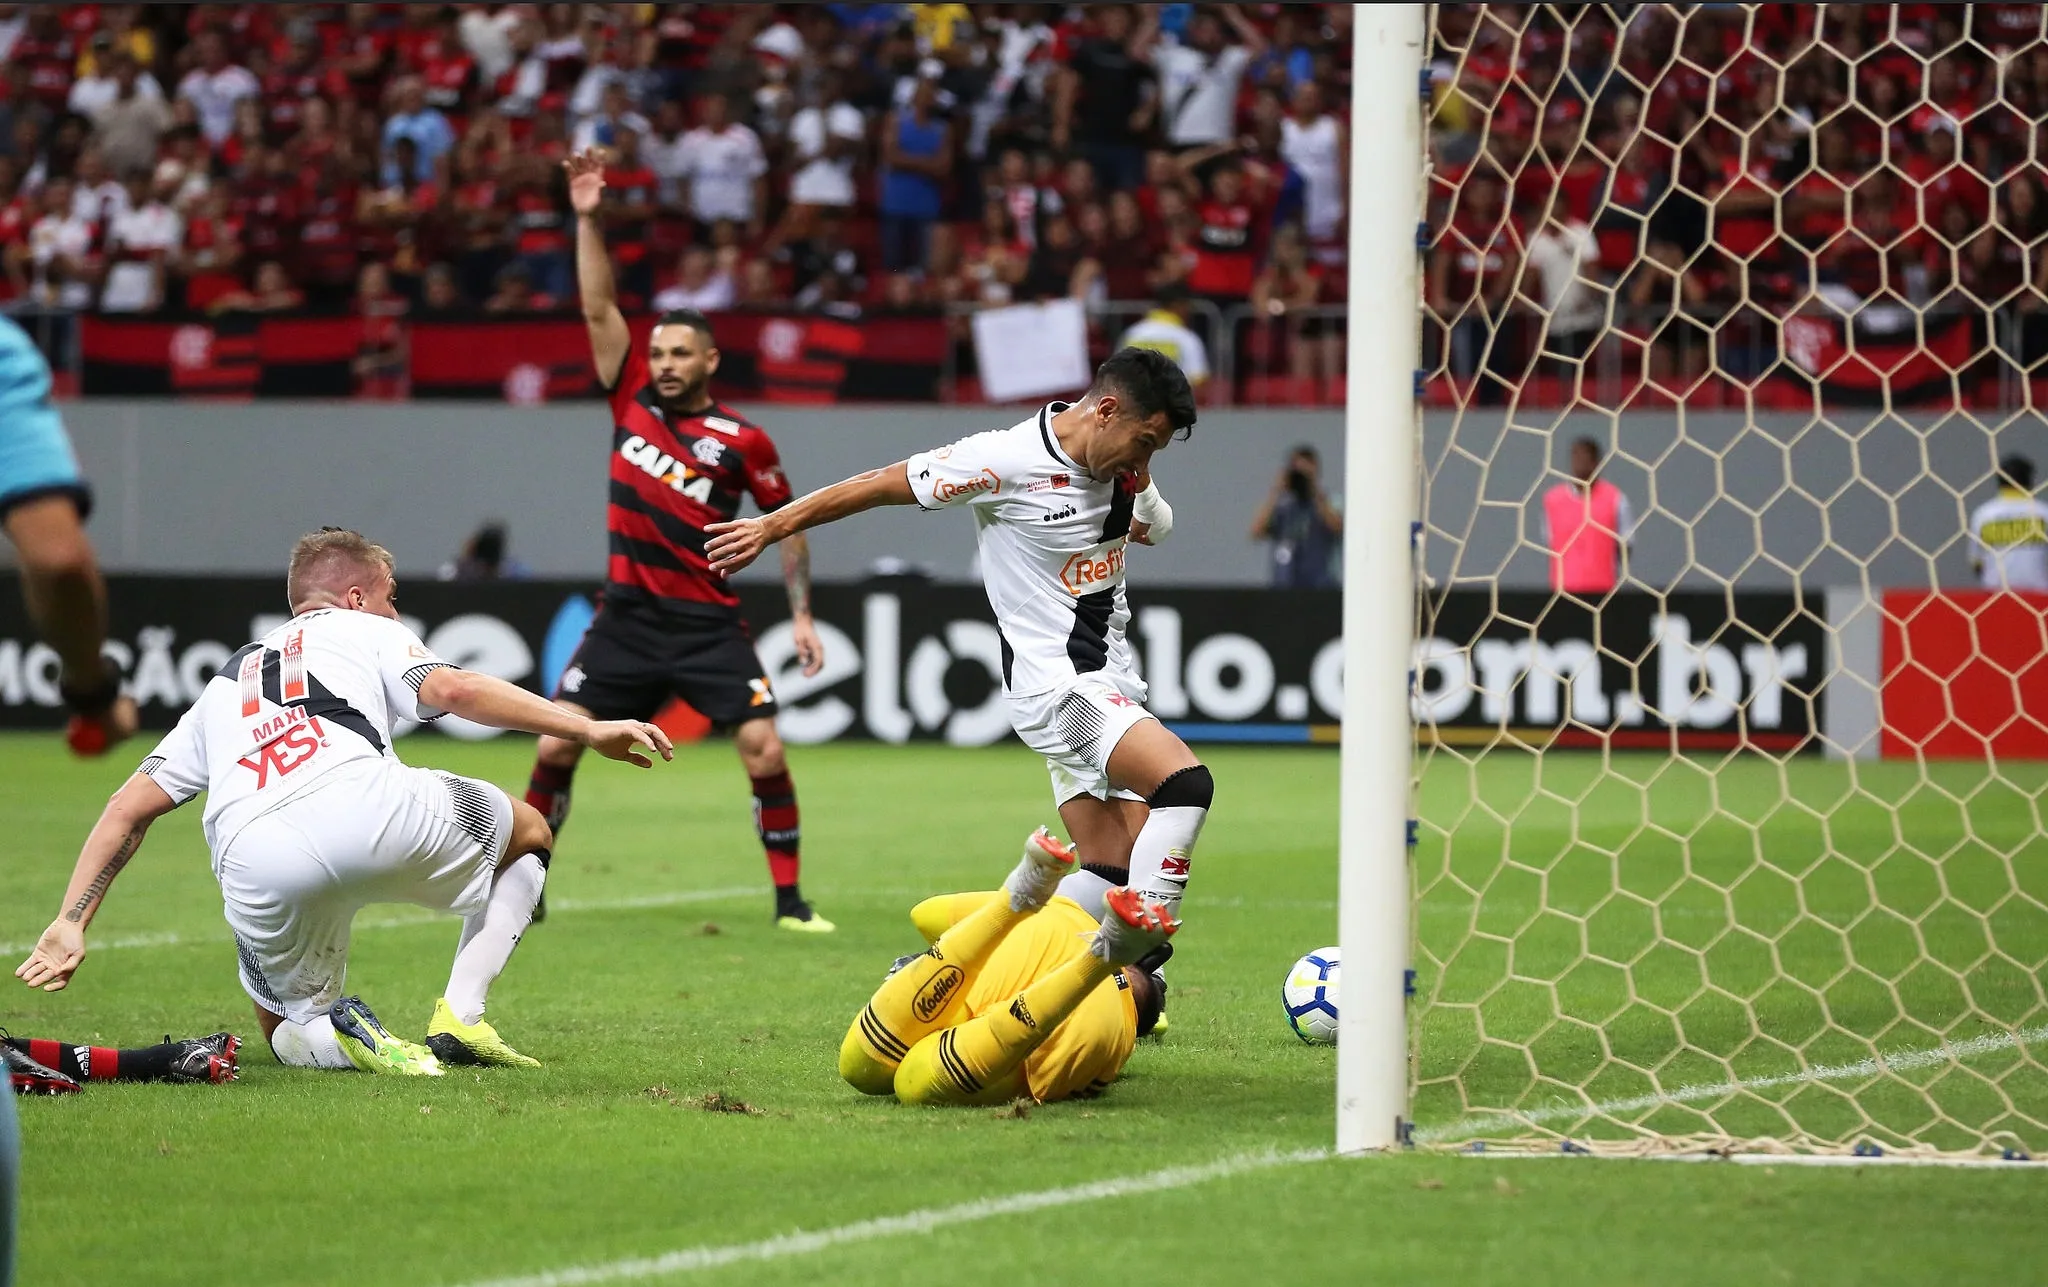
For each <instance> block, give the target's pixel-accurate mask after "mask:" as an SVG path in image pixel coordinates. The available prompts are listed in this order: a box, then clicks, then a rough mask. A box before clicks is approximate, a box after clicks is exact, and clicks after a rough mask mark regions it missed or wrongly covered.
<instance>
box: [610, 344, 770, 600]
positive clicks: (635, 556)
mask: <svg viewBox="0 0 2048 1287" xmlns="http://www.w3.org/2000/svg"><path fill="white" fill-rule="evenodd" d="M611 403H612V468H611V503H610V505H609V506H608V507H607V508H606V511H605V531H606V535H607V537H608V539H609V541H610V546H611V562H610V566H609V569H608V571H607V572H606V578H605V591H604V597H605V602H607V603H615V602H621V601H626V602H632V601H638V602H649V601H653V602H658V603H661V604H663V606H678V605H682V604H693V605H709V606H713V607H716V608H722V609H733V608H737V607H738V606H739V597H738V596H737V595H735V594H734V593H733V591H732V587H731V586H730V585H728V584H727V583H726V581H725V578H723V577H721V576H719V575H718V574H717V573H715V572H713V571H712V570H711V565H710V563H709V562H708V561H707V560H706V559H705V557H704V543H705V541H706V540H707V539H708V537H707V536H706V535H705V532H704V528H705V526H706V525H708V524H711V523H718V522H724V521H726V520H729V519H732V518H734V517H736V516H737V515H738V514H739V510H740V497H741V496H743V495H747V496H752V497H753V498H754V503H755V504H756V505H759V506H760V507H761V510H762V512H763V513H766V512H767V511H769V510H773V509H779V508H781V507H782V506H784V505H787V504H788V503H789V501H790V490H789V480H788V479H787V478H785V477H784V476H783V473H782V460H781V458H780V457H779V456H777V455H776V453H775V444H774V443H773V442H771V441H769V438H768V434H767V431H765V430H764V429H762V428H761V427H760V426H759V425H757V424H752V423H750V422H749V421H747V420H745V419H743V418H741V416H740V415H739V413H737V412H735V411H733V410H732V409H731V408H730V407H727V406H725V405H724V404H723V403H717V402H714V403H712V404H711V405H710V406H709V407H707V408H705V409H704V410H703V411H701V412H699V413H698V414H696V415H692V416H683V417H678V418H676V419H673V420H671V419H670V418H669V417H668V415H667V414H666V413H664V412H663V411H662V410H661V408H660V406H659V405H658V404H657V403H656V401H655V395H654V386H653V384H652V383H651V382H650V381H649V379H648V375H647V358H646V356H645V355H644V354H643V353H642V352H641V351H640V350H639V349H638V348H637V347H636V348H634V349H633V350H632V351H631V352H630V353H629V354H628V355H627V357H626V362H625V365H624V367H622V368H621V369H620V371H619V380H618V383H617V384H616V385H614V386H613V387H612V390H611Z"/></svg>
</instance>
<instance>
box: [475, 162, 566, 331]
mask: <svg viewBox="0 0 2048 1287" xmlns="http://www.w3.org/2000/svg"><path fill="white" fill-rule="evenodd" d="M509 169H510V176H509V177H510V179H511V182H512V253H513V256H514V259H515V261H516V262H517V263H518V264H519V265H520V266H521V267H522V268H523V269H524V270H525V277H524V281H523V282H522V283H520V284H519V286H517V287H514V288H513V291H512V293H511V294H508V293H507V289H506V287H507V284H506V281H505V276H504V274H503V273H500V274H499V282H498V292H497V294H495V295H493V296H492V298H493V299H497V298H500V297H504V298H506V299H509V300H514V301H524V300H525V299H526V295H524V294H520V293H519V291H520V289H522V288H523V289H525V290H527V291H529V292H538V293H539V294H541V295H544V296H547V297H548V298H549V299H551V300H556V299H566V298H568V295H569V288H570V284H571V283H570V260H569V216H568V213H567V207H566V206H565V205H564V204H563V202H562V195H561V193H560V192H559V191H557V185H556V182H555V170H554V167H552V166H550V165H549V164H548V163H547V162H546V161H544V160H542V159H541V158H540V157H538V156H534V155H531V154H527V155H522V156H520V157H518V158H516V159H515V160H514V161H513V163H512V164H511V166H510V167H509ZM514 306H515V304H511V303H508V304H507V305H505V307H507V308H510V307H514ZM516 306H517V307H519V308H524V307H526V306H527V305H526V303H524V302H517V303H516ZM499 311H504V310H503V309H500V310H499Z"/></svg>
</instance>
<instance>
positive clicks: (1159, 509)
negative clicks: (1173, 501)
mask: <svg viewBox="0 0 2048 1287" xmlns="http://www.w3.org/2000/svg"><path fill="white" fill-rule="evenodd" d="M1131 517H1132V518H1134V519H1136V520H1138V521H1139V522H1140V523H1143V524H1144V525H1145V526H1146V527H1147V528H1148V529H1150V530H1149V531H1148V532H1147V533H1146V536H1147V539H1149V540H1150V541H1151V542H1152V544H1154V545H1157V544H1159V543H1160V542H1161V541H1164V540H1165V539H1166V536H1167V533H1169V532H1171V531H1173V506H1171V505H1169V504H1167V503H1166V498H1165V497H1164V496H1161V495H1160V494H1159V484H1158V483H1156V482H1148V483H1146V484H1145V490H1144V491H1142V492H1139V493H1138V495H1137V497H1136V499H1134V500H1133V501H1132V502H1131Z"/></svg>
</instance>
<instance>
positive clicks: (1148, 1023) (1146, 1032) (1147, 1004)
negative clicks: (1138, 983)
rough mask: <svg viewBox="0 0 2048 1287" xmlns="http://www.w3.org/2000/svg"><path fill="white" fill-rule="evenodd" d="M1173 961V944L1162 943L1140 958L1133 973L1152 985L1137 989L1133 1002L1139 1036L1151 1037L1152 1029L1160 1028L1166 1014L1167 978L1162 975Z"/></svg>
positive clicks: (1133, 968)
mask: <svg viewBox="0 0 2048 1287" xmlns="http://www.w3.org/2000/svg"><path fill="white" fill-rule="evenodd" d="M1172 959H1173V944H1171V943H1161V944H1160V945H1159V946H1158V947H1155V948H1153V949H1152V950H1151V951H1149V952H1147V953H1145V955H1143V956H1141V957H1139V958H1138V963H1137V964H1136V965H1134V966H1132V967H1131V969H1132V971H1134V972H1136V973H1138V974H1140V975H1143V976H1144V977H1145V978H1146V979H1147V980H1149V981H1150V982H1151V984H1152V986H1151V987H1149V988H1138V989H1135V994H1134V995H1133V996H1132V997H1131V1000H1132V1001H1134V1002H1135V1003H1136V1004H1137V1007H1138V1035H1139V1036H1141V1037H1146V1036H1150V1035H1151V1034H1152V1029H1154V1028H1156V1027H1158V1026H1159V1016H1160V1015H1162V1014H1165V1013H1166V976H1165V975H1164V974H1162V973H1160V969H1161V967H1163V966H1164V965H1165V964H1166V963H1167V962H1168V961H1170V960H1172Z"/></svg>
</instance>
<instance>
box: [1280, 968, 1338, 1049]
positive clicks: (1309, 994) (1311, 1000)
mask: <svg viewBox="0 0 2048 1287" xmlns="http://www.w3.org/2000/svg"><path fill="white" fill-rule="evenodd" d="M1341 964H1342V962H1341V960H1340V958H1339V957H1338V955H1337V949H1336V948H1334V947H1320V948H1317V949H1316V950H1315V951H1313V952H1310V953H1309V954H1308V955H1307V956H1304V957H1302V958H1301V959H1300V960H1299V961H1296V962H1295V963H1294V968H1293V969H1291V970H1289V971H1288V972H1287V981H1286V982H1285V983H1282V984H1281V985H1280V1003H1281V1004H1282V1005H1284V1006H1286V1007H1287V1026H1288V1027H1290V1028H1292V1029H1294V1035H1295V1036H1297V1037H1300V1038H1301V1039H1302V1040H1303V1041H1306V1042H1308V1043H1309V1044H1310V1045H1312V1046H1334V1045H1336V1044H1337V975H1338V971H1339V969H1340V967H1341Z"/></svg>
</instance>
